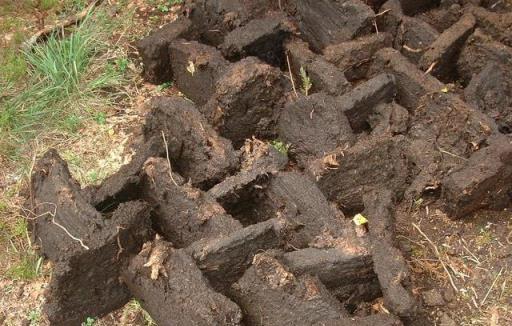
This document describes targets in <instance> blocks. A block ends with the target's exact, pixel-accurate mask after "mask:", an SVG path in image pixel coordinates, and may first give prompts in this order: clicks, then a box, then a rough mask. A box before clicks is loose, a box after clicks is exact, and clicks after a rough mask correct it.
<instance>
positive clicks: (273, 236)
mask: <svg viewBox="0 0 512 326" xmlns="http://www.w3.org/2000/svg"><path fill="white" fill-rule="evenodd" d="M280 225H281V224H280V222H279V221H278V220H277V219H270V220H268V221H265V222H261V223H257V224H254V225H250V226H248V227H246V228H243V229H241V230H238V231H234V232H233V233H231V234H230V235H227V236H223V237H219V238H216V239H212V240H201V241H198V242H195V243H193V244H192V245H190V246H189V247H188V248H187V252H189V253H190V254H191V256H192V257H193V258H194V259H195V261H196V263H197V266H198V267H199V268H200V269H201V271H202V272H203V273H204V275H205V276H206V277H207V278H208V280H209V281H210V283H211V284H212V286H213V287H214V289H216V290H218V291H221V292H226V291H227V290H229V287H230V286H231V284H233V283H234V282H235V281H237V280H238V279H239V278H240V277H241V276H242V275H243V273H244V272H245V270H246V269H247V268H249V266H250V265H251V263H252V260H253V258H254V256H255V255H256V254H257V253H259V252H262V251H266V250H269V249H273V248H278V247H279V246H280V244H281V238H280V232H281V229H280V228H281V226H280Z"/></svg>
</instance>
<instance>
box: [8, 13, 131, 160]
mask: <svg viewBox="0 0 512 326" xmlns="http://www.w3.org/2000/svg"><path fill="white" fill-rule="evenodd" d="M103 19H105V17H104V18H103ZM99 26H102V27H105V26H106V25H105V24H99ZM104 32H105V30H101V28H98V27H97V24H95V23H94V21H93V20H92V19H91V18H90V17H88V18H86V20H85V21H84V22H82V24H81V25H80V26H78V27H76V28H75V29H74V31H73V32H72V33H71V34H70V35H67V36H64V35H52V36H50V37H49V39H48V40H47V41H46V42H44V43H42V44H38V45H36V46H34V47H33V49H32V50H31V51H29V52H25V53H23V57H24V59H25V61H26V66H27V67H28V80H27V83H26V85H27V87H26V88H25V89H24V90H22V91H21V92H19V93H16V94H15V95H13V96H8V97H7V99H5V100H4V101H3V102H1V101H0V107H2V109H1V111H0V155H4V156H7V157H10V158H13V157H16V156H17V155H18V154H20V153H19V152H20V149H21V148H23V146H22V145H24V144H26V143H27V142H28V141H30V140H32V139H34V138H35V137H36V136H38V135H40V134H41V133H42V134H44V133H45V132H49V131H51V130H58V131H62V132H65V133H66V132H67V133H74V132H76V131H77V130H78V129H79V128H80V126H81V125H82V122H83V121H84V120H87V119H92V118H93V117H92V112H91V111H92V110H91V107H90V106H91V105H89V104H90V103H95V102H94V101H97V98H99V97H100V96H99V95H100V94H102V95H103V93H104V92H102V90H105V89H112V88H115V86H116V85H118V84H119V83H120V81H121V79H122V78H123V71H122V70H123V69H115V68H113V66H115V63H110V62H108V61H107V60H103V61H101V62H98V60H96V58H97V57H98V56H99V55H100V54H101V53H102V52H104V51H106V49H105V48H104V44H105V42H104V41H102V36H103V37H104V35H102V33H104ZM11 62H12V66H13V67H15V68H9V71H11V75H12V76H11V79H14V78H15V77H16V76H19V75H21V74H22V73H23V70H24V69H25V68H24V66H23V63H21V62H22V61H20V59H19V58H18V59H16V60H11ZM123 65H124V62H123V63H122V64H121V66H123ZM93 67H94V69H93ZM8 82H10V83H6V84H7V85H12V82H13V80H10V81H8ZM103 98H107V100H108V96H105V95H104V96H103Z"/></svg>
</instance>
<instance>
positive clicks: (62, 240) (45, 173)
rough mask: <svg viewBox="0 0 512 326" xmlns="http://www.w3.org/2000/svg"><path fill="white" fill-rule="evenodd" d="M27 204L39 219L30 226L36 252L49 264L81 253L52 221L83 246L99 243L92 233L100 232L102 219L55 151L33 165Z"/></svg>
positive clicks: (49, 152)
mask: <svg viewBox="0 0 512 326" xmlns="http://www.w3.org/2000/svg"><path fill="white" fill-rule="evenodd" d="M28 205H29V207H30V209H31V211H32V212H33V215H34V216H40V217H38V218H37V219H35V220H34V221H33V222H32V225H31V227H32V236H33V239H34V240H35V241H36V243H37V244H38V245H39V246H40V253H41V254H42V255H43V256H46V257H47V258H49V259H50V260H52V261H57V260H59V259H63V260H65V259H69V257H72V256H74V255H75V254H76V253H77V252H81V251H82V250H83V248H82V247H81V245H80V243H79V242H78V241H75V240H73V238H72V237H70V236H69V235H68V234H67V232H65V231H64V230H63V229H62V228H60V227H59V226H58V225H57V224H55V223H54V222H57V223H58V224H59V225H61V226H63V227H64V228H66V229H67V230H68V232H69V233H70V234H74V235H75V237H78V238H80V239H82V241H83V243H86V244H88V243H89V242H91V243H94V242H95V241H97V240H100V239H97V238H96V237H95V236H94V234H96V233H99V232H100V226H101V225H103V223H104V220H103V217H102V215H101V214H100V213H99V212H98V211H96V209H95V208H94V207H93V206H91V205H90V204H89V202H88V201H87V200H86V198H84V197H83V196H82V193H81V191H80V185H79V184H78V182H76V181H75V180H74V179H73V178H72V177H71V173H70V172H69V169H68V165H67V164H66V162H65V161H64V160H62V158H61V157H60V156H59V154H58V153H57V151H56V150H53V149H52V150H49V151H48V152H46V153H45V154H44V155H43V157H42V158H41V159H39V161H38V162H37V164H36V165H35V167H34V173H33V174H32V177H31V198H30V200H29V203H28ZM52 221H54V222H52Z"/></svg>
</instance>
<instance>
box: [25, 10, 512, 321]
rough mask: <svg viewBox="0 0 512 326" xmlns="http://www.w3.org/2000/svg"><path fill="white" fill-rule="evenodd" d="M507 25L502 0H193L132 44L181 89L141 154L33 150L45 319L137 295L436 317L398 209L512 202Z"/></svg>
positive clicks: (248, 308)
mask: <svg viewBox="0 0 512 326" xmlns="http://www.w3.org/2000/svg"><path fill="white" fill-rule="evenodd" d="M511 26H512V11H511V8H510V6H507V4H506V2H504V4H503V5H490V4H489V2H486V1H472V0H459V1H456V0H453V1H435V0H422V1H408V0H388V1H359V0H320V1H312V0H295V1H292V0H283V1H270V0H268V1H267V0H245V1H241V0H240V1H237V0H234V1H201V0H196V1H192V0H191V1H186V2H185V4H184V6H183V13H182V15H181V16H180V17H179V18H178V19H177V20H176V21H174V22H172V23H170V24H168V25H166V26H163V27H162V28H161V29H159V30H155V31H154V32H153V33H151V34H150V35H148V36H147V37H145V38H144V39H142V40H140V41H139V42H137V44H136V46H137V48H138V51H139V53H140V56H141V60H142V62H143V64H144V78H145V79H146V80H147V81H149V82H152V83H163V82H173V83H174V85H175V86H176V87H177V88H178V89H179V91H180V92H181V93H182V94H183V95H184V96H183V97H157V98H153V99H152V100H151V102H150V103H149V107H150V112H149V113H148V115H147V118H146V124H145V127H144V133H143V141H141V142H140V145H139V147H138V148H137V151H136V154H135V156H134V157H133V159H132V161H131V162H130V163H129V164H127V165H125V166H123V167H122V168H121V169H120V170H119V171H118V172H117V173H115V174H114V175H112V176H111V177H109V178H107V179H106V180H105V181H104V182H103V183H102V184H101V185H99V186H96V187H87V188H81V187H80V185H79V184H78V183H77V182H76V181H75V180H73V179H72V177H71V175H70V173H69V170H68V168H67V164H66V162H64V161H63V160H62V159H61V158H60V156H59V154H58V153H57V152H56V151H53V150H51V151H49V152H47V153H46V154H45V155H44V156H43V157H42V158H41V159H40V160H39V161H38V162H37V164H36V165H35V167H34V174H33V176H32V182H31V190H30V194H31V197H30V198H29V200H28V201H27V204H26V205H27V206H28V208H29V209H30V211H31V212H32V213H33V214H35V216H38V217H37V218H36V219H32V221H33V223H32V225H31V232H32V236H33V239H34V241H35V243H36V244H37V245H38V246H39V250H40V252H41V254H42V255H44V256H45V257H46V258H48V259H49V260H51V261H52V262H53V264H54V270H53V274H52V278H51V282H50V287H49V290H48V291H47V294H46V299H47V300H46V305H45V313H46V314H47V316H48V319H49V320H50V322H51V324H52V325H80V323H81V322H82V321H83V320H84V319H85V318H86V317H88V316H103V315H105V314H108V313H109V312H111V311H113V310H115V309H118V308H120V307H122V306H123V305H124V304H126V303H127V302H128V301H129V300H130V299H131V298H133V297H135V298H137V299H139V300H140V301H141V304H142V306H143V307H144V308H145V309H146V310H147V311H148V312H149V314H150V315H151V316H152V318H153V319H154V320H155V321H156V322H157V324H158V325H160V326H165V325H191V324H193V325H248V326H250V325H286V324H291V325H402V324H404V325H431V324H432V323H431V320H430V319H429V317H428V316H427V314H426V313H425V302H424V301H425V300H424V298H423V299H422V297H421V296H419V295H418V293H417V291H414V288H415V284H414V280H413V279H412V278H411V271H410V270H409V267H408V265H407V263H406V257H405V255H404V253H403V252H402V250H401V247H400V246H399V244H398V241H397V238H396V231H395V228H396V225H395V220H396V217H397V215H399V214H401V218H402V219H403V215H404V212H407V209H408V207H410V205H411V203H413V202H415V200H417V199H418V198H421V197H423V196H427V197H428V198H430V200H431V202H432V203H433V204H432V205H433V206H435V207H439V208H440V209H442V210H443V211H445V212H446V213H447V214H448V215H449V216H450V217H451V218H453V219H465V218H467V217H468V216H470V215H471V214H473V213H475V212H478V211H479V210H482V209H490V210H503V209H506V208H510V207H511V199H512V138H511V133H512V75H510V74H507V73H504V71H512V48H511V45H512V44H511V43H512V42H511V40H510V28H511ZM507 31H508V32H507ZM271 144H274V145H271ZM358 214H359V215H358ZM354 216H357V217H359V219H357V218H356V219H354V220H353V219H352V217H354ZM361 218H362V221H361ZM354 221H356V222H357V223H356V222H354ZM376 300H377V301H380V302H383V303H382V308H381V309H380V310H377V311H376V310H375V309H360V307H363V306H367V305H368V304H371V303H372V302H376Z"/></svg>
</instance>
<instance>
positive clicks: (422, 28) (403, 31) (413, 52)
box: [393, 16, 439, 63]
mask: <svg viewBox="0 0 512 326" xmlns="http://www.w3.org/2000/svg"><path fill="white" fill-rule="evenodd" d="M438 38H439V32H437V31H436V30H435V29H434V28H433V27H432V26H430V25H429V24H427V23H426V22H424V21H422V20H420V19H418V18H415V17H408V16H405V17H403V18H402V24H401V25H400V28H399V29H398V33H397V36H396V38H395V42H394V45H393V46H394V48H395V49H398V50H400V51H401V52H402V54H403V55H404V56H405V57H407V58H409V59H410V60H411V61H412V62H414V63H417V62H418V61H419V60H420V58H421V56H422V55H423V53H425V51H427V50H428V49H429V47H430V45H431V44H432V43H434V41H436V40H437V39H438Z"/></svg>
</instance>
